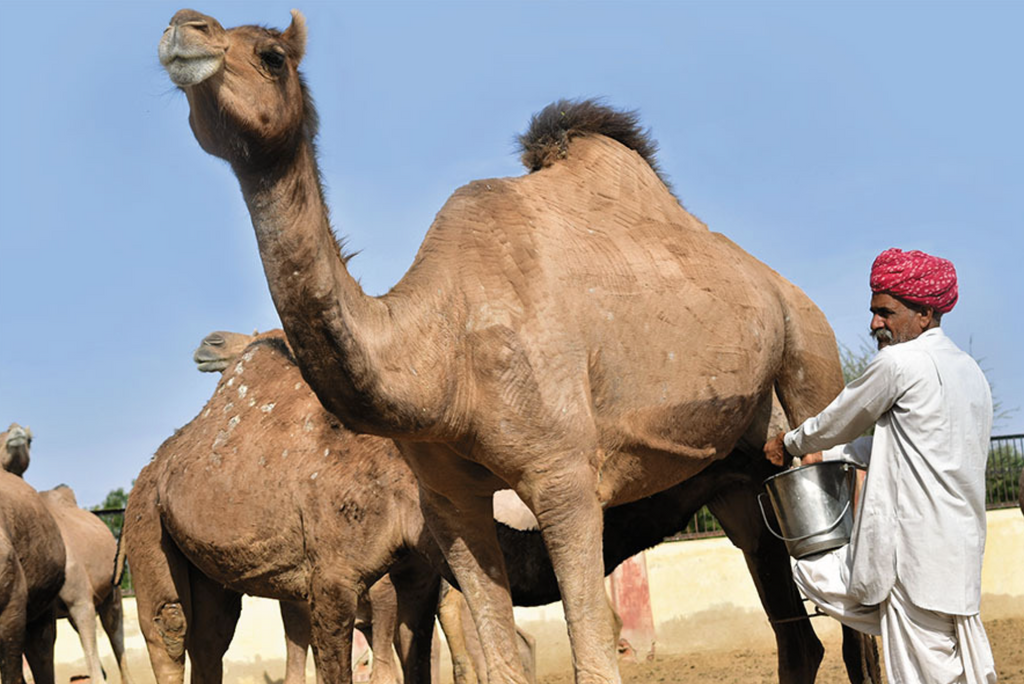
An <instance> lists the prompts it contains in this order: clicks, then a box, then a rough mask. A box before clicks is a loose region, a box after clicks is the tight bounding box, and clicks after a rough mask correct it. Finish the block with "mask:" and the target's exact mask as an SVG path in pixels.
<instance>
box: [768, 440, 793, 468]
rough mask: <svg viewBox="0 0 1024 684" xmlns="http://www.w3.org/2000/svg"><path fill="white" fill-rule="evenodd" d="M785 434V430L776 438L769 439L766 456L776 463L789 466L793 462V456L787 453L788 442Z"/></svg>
mask: <svg viewBox="0 0 1024 684" xmlns="http://www.w3.org/2000/svg"><path fill="white" fill-rule="evenodd" d="M785 436H786V433H785V432H780V433H779V434H778V435H776V436H775V437H774V438H772V439H770V440H768V442H767V443H766V444H765V445H764V457H765V458H767V459H768V460H769V461H771V462H772V463H773V464H774V465H777V466H780V467H783V468H788V467H789V464H790V463H792V462H793V457H792V456H790V455H789V454H788V453H786V443H785V441H784V440H783V438H784V437H785Z"/></svg>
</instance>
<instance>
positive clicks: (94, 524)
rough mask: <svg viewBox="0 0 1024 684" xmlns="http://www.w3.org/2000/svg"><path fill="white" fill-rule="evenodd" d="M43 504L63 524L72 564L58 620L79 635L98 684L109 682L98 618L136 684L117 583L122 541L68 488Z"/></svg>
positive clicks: (127, 681) (124, 678)
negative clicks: (98, 637)
mask: <svg viewBox="0 0 1024 684" xmlns="http://www.w3.org/2000/svg"><path fill="white" fill-rule="evenodd" d="M40 496H41V497H42V499H43V503H44V504H45V505H46V508H47V510H49V511H50V514H51V515H52V516H53V519H54V520H55V521H56V522H57V527H58V528H60V535H61V538H62V539H63V541H64V548H65V550H66V553H67V560H66V562H65V567H64V578H65V579H64V585H63V586H62V587H61V589H60V594H59V596H58V602H57V618H58V619H59V618H62V617H66V618H68V621H69V622H70V623H71V626H72V627H74V628H75V631H77V632H78V637H79V639H80V640H81V642H82V650H83V651H84V652H85V661H86V664H87V666H88V668H89V678H90V679H91V680H92V681H93V682H103V681H105V680H106V677H105V676H104V673H103V667H102V665H101V664H100V656H99V650H98V649H97V645H96V616H97V615H98V616H99V618H100V623H101V624H102V625H103V630H104V631H105V632H106V633H107V638H108V639H109V640H110V647H111V650H112V651H113V653H114V659H115V660H116V662H117V666H118V670H119V671H120V675H121V682H122V684H131V682H132V678H131V675H130V674H129V672H128V661H127V659H126V658H125V653H124V611H123V609H122V606H121V587H120V586H116V585H115V584H114V582H113V579H114V558H115V557H116V555H117V540H115V539H114V535H113V534H111V532H110V528H108V527H107V526H106V525H104V524H103V521H102V520H100V519H99V518H98V517H96V515H95V514H93V513H90V512H89V511H85V510H82V509H81V508H79V507H78V502H77V501H76V500H75V493H74V492H73V491H72V490H71V488H70V487H68V486H67V485H60V486H59V487H56V488H54V489H50V490H48V491H45V492H40Z"/></svg>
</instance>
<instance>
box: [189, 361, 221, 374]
mask: <svg viewBox="0 0 1024 684" xmlns="http://www.w3.org/2000/svg"><path fill="white" fill-rule="evenodd" d="M227 367H228V362H227V361H224V360H219V361H196V368H198V369H199V370H200V371H202V372H203V373H219V372H221V371H222V370H224V369H225V368H227Z"/></svg>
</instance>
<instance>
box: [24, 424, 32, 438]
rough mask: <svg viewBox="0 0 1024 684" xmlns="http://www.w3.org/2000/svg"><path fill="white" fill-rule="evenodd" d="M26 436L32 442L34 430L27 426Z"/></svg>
mask: <svg viewBox="0 0 1024 684" xmlns="http://www.w3.org/2000/svg"><path fill="white" fill-rule="evenodd" d="M25 436H26V437H28V441H30V442H31V441H32V428H30V427H29V426H28V425H26V426H25Z"/></svg>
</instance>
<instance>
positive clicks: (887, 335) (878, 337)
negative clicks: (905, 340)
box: [870, 328, 892, 344]
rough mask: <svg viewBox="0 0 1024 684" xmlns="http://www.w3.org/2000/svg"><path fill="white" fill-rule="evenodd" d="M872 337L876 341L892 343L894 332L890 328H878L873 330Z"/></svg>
mask: <svg viewBox="0 0 1024 684" xmlns="http://www.w3.org/2000/svg"><path fill="white" fill-rule="evenodd" d="M870 334H871V337H872V339H874V340H875V341H876V342H885V343H886V344H891V343H892V332H891V331H890V330H889V329H888V328H876V329H875V330H872V331H871V333H870Z"/></svg>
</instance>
